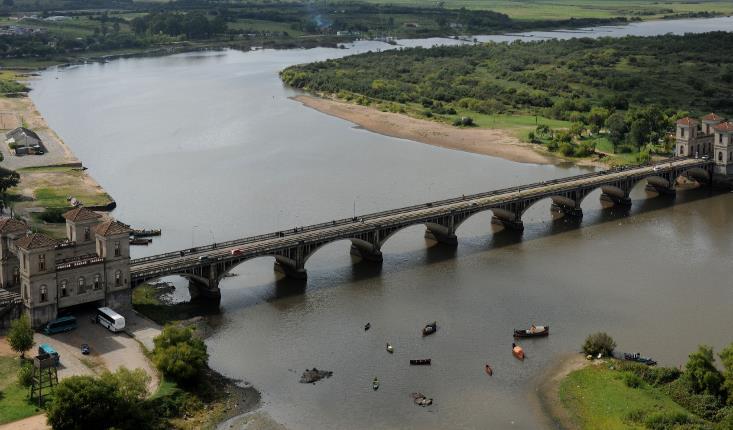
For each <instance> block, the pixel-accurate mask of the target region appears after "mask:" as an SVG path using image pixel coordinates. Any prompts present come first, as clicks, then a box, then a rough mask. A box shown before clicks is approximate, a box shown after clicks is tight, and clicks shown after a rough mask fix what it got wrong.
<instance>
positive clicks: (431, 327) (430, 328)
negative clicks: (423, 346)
mask: <svg viewBox="0 0 733 430" xmlns="http://www.w3.org/2000/svg"><path fill="white" fill-rule="evenodd" d="M436 330H438V323H437V322H436V321H433V322H431V323H430V324H426V325H425V327H423V329H422V335H423V336H428V335H431V334H433V333H435V331H436Z"/></svg>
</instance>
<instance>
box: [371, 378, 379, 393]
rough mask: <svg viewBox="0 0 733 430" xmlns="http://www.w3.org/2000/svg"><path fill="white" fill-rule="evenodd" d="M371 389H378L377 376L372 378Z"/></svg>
mask: <svg viewBox="0 0 733 430" xmlns="http://www.w3.org/2000/svg"><path fill="white" fill-rule="evenodd" d="M372 389H373V390H374V391H377V390H378V389H379V379H377V377H376V376H375V377H374V380H373V381H372Z"/></svg>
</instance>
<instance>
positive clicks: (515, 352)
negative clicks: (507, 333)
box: [512, 343, 524, 360]
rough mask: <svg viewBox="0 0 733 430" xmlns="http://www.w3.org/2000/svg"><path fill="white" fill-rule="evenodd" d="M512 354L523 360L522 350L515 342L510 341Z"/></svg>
mask: <svg viewBox="0 0 733 430" xmlns="http://www.w3.org/2000/svg"><path fill="white" fill-rule="evenodd" d="M512 355H514V356H515V357H516V358H517V359H518V360H524V350H523V349H522V347H521V346H519V345H517V344H516V343H512Z"/></svg>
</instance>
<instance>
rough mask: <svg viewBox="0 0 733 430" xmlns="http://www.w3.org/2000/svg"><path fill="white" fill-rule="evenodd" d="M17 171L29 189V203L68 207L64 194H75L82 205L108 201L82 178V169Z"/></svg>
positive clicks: (52, 168) (23, 183) (107, 198)
mask: <svg viewBox="0 0 733 430" xmlns="http://www.w3.org/2000/svg"><path fill="white" fill-rule="evenodd" d="M18 173H20V174H21V184H20V187H24V188H29V189H32V190H33V202H30V205H31V206H36V207H44V208H51V207H57V208H58V207H69V202H68V201H67V200H66V199H67V197H68V196H74V197H76V198H77V199H78V200H81V201H82V202H83V203H84V205H86V206H103V205H107V204H109V203H110V202H111V201H112V198H111V197H110V196H109V194H107V193H105V192H104V191H102V190H101V189H99V188H97V187H93V186H90V185H88V184H87V183H86V182H85V180H84V179H85V173H84V172H81V171H79V170H74V169H73V168H71V167H31V168H25V169H19V170H18ZM16 191H17V188H16ZM11 192H12V190H11Z"/></svg>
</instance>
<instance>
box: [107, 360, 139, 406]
mask: <svg viewBox="0 0 733 430" xmlns="http://www.w3.org/2000/svg"><path fill="white" fill-rule="evenodd" d="M100 379H101V380H102V381H103V382H105V383H107V384H110V385H112V386H114V387H115V389H116V390H117V394H118V396H119V397H120V399H122V400H123V401H126V402H130V403H134V402H138V401H141V400H143V399H145V397H147V395H148V384H149V383H150V376H148V374H147V373H145V371H144V370H143V369H135V370H130V369H128V368H127V367H124V366H122V367H120V368H119V369H117V371H115V372H114V373H112V372H109V371H107V372H104V373H102V375H101V376H100Z"/></svg>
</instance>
